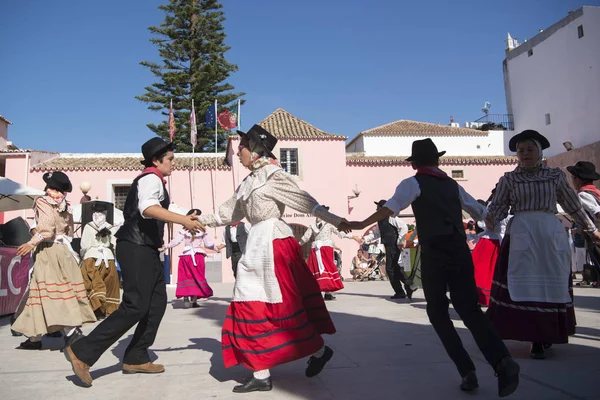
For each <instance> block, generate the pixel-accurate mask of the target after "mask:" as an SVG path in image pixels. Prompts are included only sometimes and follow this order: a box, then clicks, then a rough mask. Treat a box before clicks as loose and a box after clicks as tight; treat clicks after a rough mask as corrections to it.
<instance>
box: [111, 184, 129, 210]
mask: <svg viewBox="0 0 600 400" xmlns="http://www.w3.org/2000/svg"><path fill="white" fill-rule="evenodd" d="M129 188H131V186H113V194H114V199H115V208H118V209H119V210H121V211H123V209H124V208H125V200H127V194H128V193H129Z"/></svg>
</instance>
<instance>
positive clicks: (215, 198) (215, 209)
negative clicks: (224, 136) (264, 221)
mask: <svg viewBox="0 0 600 400" xmlns="http://www.w3.org/2000/svg"><path fill="white" fill-rule="evenodd" d="M217 133H218V123H217V99H215V182H214V185H215V190H214V200H213V213H214V214H215V215H216V214H217V150H218V147H217ZM215 239H217V228H216V227H215Z"/></svg>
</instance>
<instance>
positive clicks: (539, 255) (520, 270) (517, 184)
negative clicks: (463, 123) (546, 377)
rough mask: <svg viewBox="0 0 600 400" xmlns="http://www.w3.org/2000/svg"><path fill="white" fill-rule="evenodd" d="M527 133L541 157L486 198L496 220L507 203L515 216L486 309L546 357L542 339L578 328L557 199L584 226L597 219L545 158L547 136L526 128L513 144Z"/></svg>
mask: <svg viewBox="0 0 600 400" xmlns="http://www.w3.org/2000/svg"><path fill="white" fill-rule="evenodd" d="M525 140H531V141H533V142H534V143H535V144H536V146H537V147H538V150H539V159H538V161H537V164H536V165H535V166H534V167H532V168H530V167H523V166H520V165H519V166H518V167H517V168H516V169H515V170H514V171H511V172H507V173H505V174H504V176H503V177H502V178H500V181H499V182H498V187H497V191H496V195H495V198H494V201H493V202H492V204H491V205H490V206H489V213H490V214H491V215H492V216H493V218H494V220H495V221H496V223H499V222H500V221H501V220H503V219H504V218H506V217H507V215H508V211H509V208H511V209H512V211H511V212H512V213H513V214H514V217H513V219H512V221H511V223H510V224H509V226H508V228H507V233H506V236H505V238H504V240H503V242H502V247H501V249H500V255H499V258H498V263H497V265H496V270H495V272H494V281H493V286H492V294H491V304H490V307H489V308H488V310H487V314H488V316H489V317H490V319H491V321H492V323H493V324H494V326H495V327H496V329H498V331H499V332H500V334H501V335H502V337H503V338H505V339H512V340H520V341H526V342H532V343H533V345H532V348H531V356H532V357H533V358H544V357H545V356H544V345H549V344H553V343H567V342H568V337H569V336H570V335H573V334H574V333H575V311H574V309H573V294H572V288H571V271H570V265H571V253H570V249H569V243H568V238H567V234H566V233H565V229H564V227H563V225H562V224H561V223H560V222H559V220H558V218H556V216H555V214H557V212H558V210H557V207H556V204H557V203H559V204H560V205H561V206H562V208H563V209H564V210H565V212H567V213H569V214H571V215H572V216H573V217H574V218H575V220H576V221H577V222H578V223H579V224H580V225H581V226H583V227H584V229H585V230H587V231H589V232H594V231H595V230H596V227H595V226H594V225H593V223H592V221H591V220H590V219H589V217H588V216H587V215H586V214H585V211H583V209H582V207H581V203H580V201H579V198H578V197H577V194H576V193H575V191H574V190H573V189H571V187H570V186H569V184H568V183H567V178H566V176H565V173H564V172H562V171H561V170H560V169H559V168H548V167H547V166H545V165H544V164H543V163H542V157H543V155H542V151H543V149H546V148H548V147H550V143H549V142H548V140H547V139H546V138H545V137H544V136H542V135H541V134H539V133H538V132H536V131H532V130H526V131H523V132H521V133H520V134H518V135H516V136H514V137H513V138H512V139H511V140H510V142H509V147H510V150H512V151H516V148H517V144H518V143H519V142H520V141H525Z"/></svg>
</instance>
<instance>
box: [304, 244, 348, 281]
mask: <svg viewBox="0 0 600 400" xmlns="http://www.w3.org/2000/svg"><path fill="white" fill-rule="evenodd" d="M321 258H322V259H323V267H324V268H325V269H324V271H323V273H322V274H321V273H320V272H319V261H318V260H317V250H316V249H312V250H311V251H310V256H308V268H310V270H311V271H312V273H313V275H314V277H315V279H316V280H317V283H318V284H319V287H320V288H321V291H322V292H337V291H338V290H340V289H343V288H344V284H343V283H342V278H341V277H340V273H339V271H338V269H337V267H336V266H335V258H334V255H333V247H329V246H323V247H321Z"/></svg>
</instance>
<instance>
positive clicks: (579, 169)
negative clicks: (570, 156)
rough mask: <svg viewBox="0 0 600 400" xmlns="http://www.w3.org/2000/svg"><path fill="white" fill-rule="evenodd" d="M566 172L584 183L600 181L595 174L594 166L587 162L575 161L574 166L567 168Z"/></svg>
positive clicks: (599, 175) (598, 175)
mask: <svg viewBox="0 0 600 400" xmlns="http://www.w3.org/2000/svg"><path fill="white" fill-rule="evenodd" d="M567 171H569V172H570V173H571V175H574V176H576V177H578V178H579V179H582V180H584V181H597V180H598V179H600V174H599V173H597V172H596V166H595V165H594V164H592V163H591V162H589V161H577V163H576V164H575V165H571V166H569V167H567Z"/></svg>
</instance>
